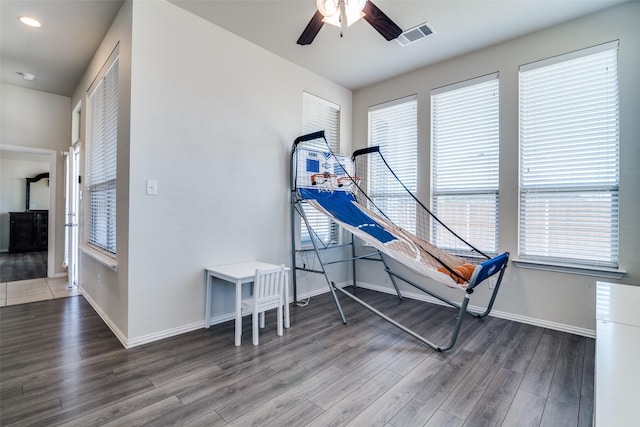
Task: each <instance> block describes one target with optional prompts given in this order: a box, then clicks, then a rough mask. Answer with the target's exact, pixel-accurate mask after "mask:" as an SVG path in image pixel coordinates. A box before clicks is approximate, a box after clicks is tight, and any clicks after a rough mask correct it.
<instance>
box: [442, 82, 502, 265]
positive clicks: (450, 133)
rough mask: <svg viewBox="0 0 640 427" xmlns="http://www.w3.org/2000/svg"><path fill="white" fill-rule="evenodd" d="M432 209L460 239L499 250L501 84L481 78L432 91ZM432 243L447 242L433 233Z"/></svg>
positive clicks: (485, 248) (486, 248) (444, 244)
mask: <svg viewBox="0 0 640 427" xmlns="http://www.w3.org/2000/svg"><path fill="white" fill-rule="evenodd" d="M431 116H432V117H431V127H432V131H431V133H432V135H431V143H432V148H431V149H432V172H433V180H432V208H433V213H434V214H435V215H436V216H437V217H438V218H439V219H440V220H441V221H442V222H444V223H445V224H446V225H447V226H448V227H450V228H451V229H452V230H453V231H455V232H456V234H458V235H459V236H460V237H462V238H463V239H465V240H466V241H468V242H469V243H470V244H472V245H474V246H475V247H476V248H478V249H480V250H482V251H483V252H485V253H491V254H495V253H497V252H498V184H499V176H498V175H499V174H498V173H499V164H498V162H499V125H500V123H499V80H498V74H491V75H489V76H483V77H479V78H477V79H472V80H469V81H466V82H463V83H458V84H455V85H451V86H446V87H444V88H439V89H436V90H434V91H432V94H431ZM434 234H435V235H433V236H432V239H433V242H434V244H436V246H439V247H443V248H446V247H447V246H448V243H447V242H446V241H444V237H443V236H439V235H438V234H437V232H435V231H434Z"/></svg>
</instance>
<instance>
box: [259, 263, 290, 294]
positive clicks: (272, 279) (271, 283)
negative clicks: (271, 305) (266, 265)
mask: <svg viewBox="0 0 640 427" xmlns="http://www.w3.org/2000/svg"><path fill="white" fill-rule="evenodd" d="M285 274H286V272H285V267H284V265H281V266H280V267H275V268H270V269H266V270H256V276H255V278H254V282H253V283H254V285H253V297H254V298H255V299H256V301H257V302H259V301H264V300H271V299H279V298H280V297H281V296H282V295H283V293H284V284H285Z"/></svg>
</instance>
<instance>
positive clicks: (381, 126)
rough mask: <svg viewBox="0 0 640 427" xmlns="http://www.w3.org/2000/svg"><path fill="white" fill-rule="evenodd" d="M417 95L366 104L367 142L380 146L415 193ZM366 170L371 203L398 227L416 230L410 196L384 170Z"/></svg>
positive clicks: (416, 174)
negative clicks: (367, 117) (367, 119)
mask: <svg viewBox="0 0 640 427" xmlns="http://www.w3.org/2000/svg"><path fill="white" fill-rule="evenodd" d="M417 106H418V102H417V98H416V96H410V97H407V98H402V99H399V100H396V101H391V102H388V103H384V104H381V105H376V106H373V107H370V108H369V146H370V147H373V146H379V147H380V152H381V153H382V156H383V157H384V158H385V159H386V160H387V162H388V163H389V166H390V167H391V169H392V170H393V171H394V172H395V173H396V175H397V176H398V178H400V180H401V181H402V183H403V184H404V185H405V186H406V187H407V188H408V189H409V190H410V191H411V192H412V193H414V194H415V192H416V190H417V188H418V163H417V157H418V119H417V117H418V116H417ZM383 166H384V165H383V164H382V163H374V164H370V165H369V167H368V170H367V175H368V176H367V182H368V183H369V188H368V194H369V197H371V200H372V201H373V203H374V204H375V205H376V206H377V207H378V208H379V209H380V210H381V211H382V212H384V213H385V215H387V216H388V217H389V219H391V220H392V221H393V222H394V223H395V224H397V225H399V226H400V227H402V228H404V229H406V230H408V231H410V232H412V233H416V210H415V204H414V202H413V199H412V198H411V196H410V195H408V194H407V193H406V191H405V190H404V189H403V188H402V186H401V185H400V184H399V183H398V182H397V181H396V180H395V179H392V176H390V175H389V174H388V173H386V171H384V170H376V167H383Z"/></svg>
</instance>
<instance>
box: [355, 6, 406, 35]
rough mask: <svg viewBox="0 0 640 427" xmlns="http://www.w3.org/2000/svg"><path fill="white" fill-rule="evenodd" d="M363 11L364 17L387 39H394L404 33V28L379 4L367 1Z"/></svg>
mask: <svg viewBox="0 0 640 427" xmlns="http://www.w3.org/2000/svg"><path fill="white" fill-rule="evenodd" d="M362 11H363V12H364V13H365V15H364V19H365V20H366V21H367V22H368V23H369V24H371V26H372V27H373V28H375V29H376V31H378V32H379V33H380V35H382V37H384V38H385V39H387V40H393V39H395V38H397V37H398V36H399V35H400V34H402V29H401V28H400V27H398V26H397V25H396V23H395V22H393V21H392V20H391V19H390V18H389V17H388V16H387V15H385V14H384V12H383V11H381V10H380V9H378V6H376V5H375V4H373V3H371V0H369V1H367V2H366V3H365V5H364V9H362Z"/></svg>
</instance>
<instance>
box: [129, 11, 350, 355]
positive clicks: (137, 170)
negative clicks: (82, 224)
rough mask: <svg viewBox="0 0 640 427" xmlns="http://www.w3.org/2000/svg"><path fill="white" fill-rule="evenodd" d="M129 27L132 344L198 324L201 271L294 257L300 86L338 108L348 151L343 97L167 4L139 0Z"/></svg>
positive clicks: (201, 306)
mask: <svg viewBox="0 0 640 427" xmlns="http://www.w3.org/2000/svg"><path fill="white" fill-rule="evenodd" d="M132 28H133V34H132V40H133V41H132V70H131V137H130V144H131V145H130V179H129V196H130V197H129V203H130V204H129V211H128V214H129V236H128V239H129V240H128V243H129V259H128V268H129V276H128V284H129V309H128V318H129V322H128V333H127V336H128V340H129V343H133V344H135V343H139V342H143V341H146V340H149V339H154V338H155V337H158V336H159V335H162V334H167V333H171V331H180V330H187V329H193V328H198V327H201V325H202V322H203V319H204V305H205V301H204V268H205V266H208V265H213V264H224V263H233V262H239V261H246V260H262V261H267V262H272V263H277V264H280V263H285V264H290V250H291V248H290V243H289V242H290V238H289V202H288V201H289V192H288V183H289V181H288V180H289V166H288V165H289V163H288V162H289V150H290V147H291V144H292V142H293V140H294V139H295V138H296V137H297V136H299V135H300V133H301V129H302V92H303V91H308V92H311V93H314V94H316V95H318V96H321V97H323V98H325V99H328V100H331V101H333V102H335V103H337V104H339V105H341V107H342V111H343V117H342V129H341V132H342V142H343V147H345V151H346V152H349V151H350V148H351V147H350V138H349V136H350V135H351V127H350V122H351V118H350V112H351V92H350V91H348V90H346V89H344V88H342V87H340V86H338V85H336V84H334V83H331V82H329V81H327V80H325V79H323V78H320V77H318V76H316V75H314V74H312V73H310V72H308V71H306V70H304V69H302V68H300V67H298V66H296V65H294V64H292V63H290V62H288V61H285V60H283V59H281V58H279V57H277V56H275V55H273V54H271V53H269V52H267V51H265V50H264V49H262V48H260V47H258V46H256V45H253V44H251V43H249V42H247V41H245V40H243V39H241V38H238V37H237V36H235V35H232V34H231V33H229V32H227V31H225V30H223V29H221V28H219V27H217V26H215V25H213V24H211V23H209V22H206V21H204V20H202V19H201V18H199V17H197V16H195V15H193V14H191V13H189V12H187V11H184V10H183V9H180V8H178V7H177V6H175V5H173V4H171V3H168V2H135V3H134V4H133V26H132ZM118 179H119V180H120V176H119V177H118ZM147 179H153V180H157V182H158V194H157V195H155V196H148V195H146V194H145V183H146V180H147ZM118 191H119V189H118ZM120 212H121V211H120V210H119V211H118V214H119V215H120ZM321 285H322V284H321ZM323 286H325V288H326V284H324V285H323ZM230 289H231V288H230ZM221 298H226V296H224V295H223V296H221ZM227 308H228V309H229V310H230V311H231V310H232V305H231V304H228V307H227Z"/></svg>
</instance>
